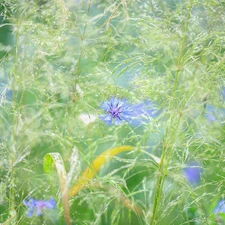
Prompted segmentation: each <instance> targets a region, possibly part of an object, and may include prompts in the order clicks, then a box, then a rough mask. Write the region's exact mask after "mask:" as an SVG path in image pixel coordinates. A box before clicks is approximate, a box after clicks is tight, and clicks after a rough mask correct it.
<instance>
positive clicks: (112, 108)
mask: <svg viewBox="0 0 225 225" xmlns="http://www.w3.org/2000/svg"><path fill="white" fill-rule="evenodd" d="M100 107H101V108H102V109H103V110H104V111H105V113H106V114H105V115H101V116H100V119H102V120H103V121H104V122H105V123H106V124H112V123H115V125H117V124H121V123H122V122H123V120H125V121H129V120H130V119H131V117H132V113H133V110H132V108H131V106H130V105H129V104H128V103H127V101H126V100H124V99H123V100H120V99H118V98H116V97H112V98H111V99H110V100H108V101H104V102H102V103H101V106H100Z"/></svg>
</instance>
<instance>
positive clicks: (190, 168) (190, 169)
mask: <svg viewBox="0 0 225 225" xmlns="http://www.w3.org/2000/svg"><path fill="white" fill-rule="evenodd" d="M201 173H202V169H201V167H200V164H199V163H197V162H191V163H189V164H188V165H187V167H185V168H184V169H183V174H184V176H185V178H186V179H187V181H188V182H189V183H190V184H191V185H192V186H194V185H197V184H198V183H199V182H200V178H201V177H200V176H201Z"/></svg>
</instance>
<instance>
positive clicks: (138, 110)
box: [131, 100, 159, 126]
mask: <svg viewBox="0 0 225 225" xmlns="http://www.w3.org/2000/svg"><path fill="white" fill-rule="evenodd" d="M132 110H133V115H132V116H133V119H132V122H131V125H133V126H140V125H141V124H142V123H144V122H146V123H148V122H149V120H150V118H154V117H157V116H158V115H159V111H157V110H156V109H155V106H154V103H152V102H151V101H148V100H145V101H144V102H141V103H138V104H136V105H135V104H132Z"/></svg>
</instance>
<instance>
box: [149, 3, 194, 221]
mask: <svg viewBox="0 0 225 225" xmlns="http://www.w3.org/2000/svg"><path fill="white" fill-rule="evenodd" d="M192 5H193V0H190V7H189V11H188V16H187V21H186V23H185V26H184V31H183V33H184V36H183V38H182V40H181V48H180V52H179V56H178V61H177V72H176V76H175V81H174V86H173V90H172V97H173V96H174V95H175V91H176V90H177V87H178V81H179V76H180V71H181V62H182V58H183V53H184V48H185V42H186V38H187V30H188V23H189V19H190V16H191V9H192ZM172 100H173V98H171V101H172ZM172 107H174V104H171V103H170V108H171V109H172ZM181 116H182V115H179V119H178V121H177V117H176V118H173V117H174V116H173V115H172V116H171V120H169V121H174V122H175V121H176V126H175V127H174V129H170V131H169V129H168V127H167V129H166V133H165V137H167V136H168V135H169V134H170V137H173V140H172V142H171V146H170V147H169V148H168V145H167V143H166V142H165V140H164V144H163V151H162V156H161V161H160V164H159V177H158V179H157V182H156V190H155V196H154V201H153V211H152V217H151V223H150V224H151V225H155V224H156V223H157V212H158V207H159V203H160V199H161V194H162V189H163V185H164V181H165V177H166V174H167V170H168V167H169V163H170V161H171V158H172V155H173V143H174V142H175V141H176V132H177V130H178V127H179V124H180V120H181ZM171 124H172V123H171V122H170V124H169V125H170V126H171ZM168 150H169V151H168Z"/></svg>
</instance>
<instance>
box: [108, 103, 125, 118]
mask: <svg viewBox="0 0 225 225" xmlns="http://www.w3.org/2000/svg"><path fill="white" fill-rule="evenodd" d="M121 112H122V111H121V109H120V107H117V106H116V107H111V108H110V110H109V113H110V114H111V115H112V117H113V118H115V117H117V118H119V119H120V116H119V114H120V113H121Z"/></svg>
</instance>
